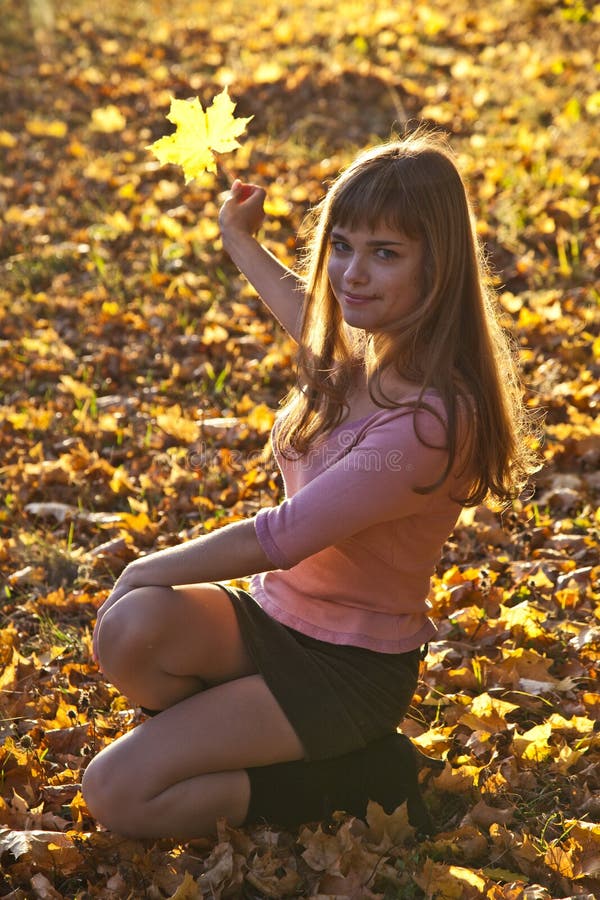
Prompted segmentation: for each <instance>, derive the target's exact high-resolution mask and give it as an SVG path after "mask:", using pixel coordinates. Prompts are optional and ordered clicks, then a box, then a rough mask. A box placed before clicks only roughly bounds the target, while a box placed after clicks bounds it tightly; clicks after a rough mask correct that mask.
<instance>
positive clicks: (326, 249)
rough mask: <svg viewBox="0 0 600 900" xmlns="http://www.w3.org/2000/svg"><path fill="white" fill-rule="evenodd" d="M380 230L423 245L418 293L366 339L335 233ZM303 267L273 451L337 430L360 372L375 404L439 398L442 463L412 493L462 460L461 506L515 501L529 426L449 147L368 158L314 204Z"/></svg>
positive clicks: (413, 141)
mask: <svg viewBox="0 0 600 900" xmlns="http://www.w3.org/2000/svg"><path fill="white" fill-rule="evenodd" d="M381 224H385V225H387V226H388V227H390V228H395V229H397V230H399V231H403V232H404V233H405V234H406V235H407V236H408V237H410V238H418V239H421V240H422V241H423V246H424V265H423V295H422V300H421V302H420V303H419V304H417V306H416V307H415V308H414V309H413V310H411V311H410V312H408V313H407V314H406V315H404V316H403V317H402V318H401V319H400V320H399V321H398V323H397V325H396V326H394V327H393V328H391V329H389V330H387V331H386V332H385V333H377V334H365V333H364V332H362V331H361V330H359V329H351V328H348V327H347V326H346V325H345V323H344V321H343V318H342V315H341V311H340V307H339V304H338V303H337V301H336V299H335V296H334V295H333V292H332V290H331V286H330V284H329V279H328V275H327V262H328V258H329V253H330V243H331V231H332V229H333V228H334V227H336V226H337V227H341V228H345V227H347V228H350V229H354V228H368V229H371V230H375V229H376V228H377V227H378V225H381ZM307 261H308V266H307V272H306V282H307V288H306V297H305V304H304V310H303V323H302V331H301V337H300V342H299V343H300V346H299V352H298V375H299V379H298V385H297V387H295V388H294V389H292V391H291V392H290V394H289V395H288V398H287V400H286V403H285V406H284V410H283V413H284V414H283V415H282V417H281V419H280V425H279V428H278V429H277V432H276V438H275V440H276V442H277V446H278V449H279V450H280V451H281V452H282V453H283V454H284V455H285V456H289V455H290V453H292V454H294V455H297V454H304V453H306V452H307V450H308V448H309V446H310V445H311V443H312V442H313V441H314V440H315V439H316V438H317V437H318V436H320V435H323V434H326V433H327V432H329V431H330V430H331V429H332V428H334V427H335V426H336V425H338V424H339V423H340V422H341V421H342V419H343V416H344V413H345V411H346V410H347V396H348V392H349V390H350V386H351V383H352V378H353V375H354V374H355V372H356V368H357V366H363V367H364V369H365V372H366V376H367V383H368V386H369V393H370V395H371V398H372V399H373V401H374V402H375V403H376V405H378V406H381V407H396V406H403V405H408V406H412V407H413V408H415V409H416V408H419V407H420V408H423V407H425V408H430V409H431V407H428V404H427V400H426V397H425V394H426V392H427V391H431V390H433V391H435V392H437V394H438V395H439V396H440V397H441V399H442V401H443V404H444V407H445V411H446V434H447V451H448V461H447V467H446V470H445V472H444V473H443V474H442V476H441V478H440V479H438V481H436V483H435V484H433V485H428V486H424V487H423V486H421V487H415V490H418V491H419V492H425V493H426V492H429V491H432V490H434V489H435V488H436V487H438V486H439V485H440V484H441V483H442V482H443V481H444V479H445V477H446V476H447V474H448V473H449V472H450V470H452V468H453V467H454V464H455V461H456V459H457V455H458V454H460V459H461V461H462V462H463V463H464V465H463V466H462V468H461V470H462V471H463V473H468V478H467V480H468V482H469V487H468V490H467V492H466V493H465V496H464V497H460V498H457V499H458V500H460V502H462V503H465V504H468V505H473V504H477V503H480V502H481V501H482V500H483V499H484V498H485V497H486V496H488V495H491V496H493V497H495V498H497V499H499V500H500V501H504V502H505V501H507V500H508V499H510V498H512V497H514V496H515V495H516V494H517V493H518V492H519V490H520V488H521V487H522V486H523V484H524V482H525V480H526V477H527V475H528V474H529V473H530V472H531V471H533V469H534V468H535V466H534V463H533V454H532V452H531V450H530V448H529V445H528V442H527V438H526V435H527V433H528V432H529V431H530V427H529V425H528V422H527V416H526V411H525V409H524V406H523V402H522V396H521V388H520V384H519V378H518V375H517V369H516V365H515V360H514V354H513V352H512V350H511V346H510V342H509V339H508V338H507V336H506V335H505V334H504V332H503V330H502V328H501V327H500V325H499V322H498V319H497V315H496V312H495V298H494V295H493V292H492V291H491V288H490V286H489V281H490V279H489V277H488V273H487V269H486V265H485V261H484V258H483V254H482V251H481V248H480V246H479V242H478V239H477V236H476V233H475V229H474V216H473V213H472V210H471V207H470V204H469V200H468V197H467V193H466V189H465V185H464V182H463V180H462V178H461V176H460V174H459V172H458V169H457V166H456V164H455V162H454V159H453V155H452V152H451V150H450V149H449V147H448V145H447V142H446V141H445V140H444V139H443V138H442V137H441V136H440V135H437V134H435V133H427V132H423V131H420V132H416V133H415V134H413V135H411V136H408V137H407V138H405V139H402V140H398V141H392V142H390V143H388V144H384V145H382V146H379V147H376V148H374V149H371V150H368V151H366V152H365V153H363V154H361V155H360V156H359V157H358V158H357V159H356V160H355V161H354V163H352V165H350V167H349V168H348V169H346V170H345V171H344V172H343V173H342V174H341V175H340V176H339V177H338V178H337V180H336V181H335V182H334V183H333V185H332V186H331V188H330V189H329V191H328V193H327V195H326V197H325V198H324V200H323V201H322V203H321V204H320V206H319V207H318V208H317V210H316V214H315V216H314V225H313V228H312V239H311V240H310V242H309V244H308V253H307ZM386 369H393V370H395V371H396V372H397V373H398V374H399V375H400V376H401V377H402V378H403V379H404V380H405V381H409V382H413V383H414V384H415V388H416V390H415V393H416V394H418V397H417V399H416V400H412V401H410V402H405V403H404V404H403V403H398V402H394V401H393V400H392V399H391V398H389V397H386V396H385V394H384V392H383V390H382V388H381V375H382V373H383V372H384V371H385V370H386ZM415 421H416V419H415ZM459 421H460V422H461V424H460V427H459ZM459 441H460V446H459Z"/></svg>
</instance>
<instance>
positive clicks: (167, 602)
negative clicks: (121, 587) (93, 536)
mask: <svg viewBox="0 0 600 900" xmlns="http://www.w3.org/2000/svg"><path fill="white" fill-rule="evenodd" d="M98 655H99V664H100V667H101V669H102V671H103V672H104V674H105V675H106V677H107V678H108V679H109V680H110V681H112V682H113V683H114V684H115V685H116V686H117V687H118V688H119V689H120V690H121V691H122V692H123V693H124V694H126V695H127V696H128V697H129V698H130V699H132V700H133V701H135V702H136V703H139V704H140V705H142V706H146V707H149V708H152V709H165V708H166V707H168V706H172V705H173V704H174V703H178V702H179V701H180V700H182V699H184V698H185V697H189V696H191V695H192V694H194V693H197V692H198V691H200V690H203V689H204V688H206V687H207V686H213V685H216V684H221V683H223V682H225V681H230V680H232V679H235V678H242V677H245V676H248V675H252V674H255V673H256V671H257V670H256V667H255V665H254V663H253V662H252V659H251V658H250V656H249V654H248V651H247V650H246V647H245V645H244V642H243V639H242V636H241V633H240V629H239V626H238V621H237V616H236V614H235V610H234V608H233V605H232V602H231V600H230V598H229V597H228V595H227V593H226V592H225V591H224V590H222V589H221V588H220V587H218V586H217V585H215V584H202V585H189V586H184V587H177V588H169V587H145V588H137V589H135V590H132V591H130V592H129V593H128V594H125V596H123V597H121V599H120V600H119V601H118V602H117V603H115V604H114V606H112V607H111V608H110V609H109V610H108V612H107V613H106V615H105V616H104V618H103V619H102V622H101V624H100V628H99V634H98Z"/></svg>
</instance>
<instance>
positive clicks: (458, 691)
mask: <svg viewBox="0 0 600 900" xmlns="http://www.w3.org/2000/svg"><path fill="white" fill-rule="evenodd" d="M30 9H31V18H30V17H29V11H28V6H27V4H24V3H21V2H19V0H5V2H4V5H3V8H2V24H1V28H0V110H1V118H0V208H1V209H2V211H3V215H2V218H1V222H0V229H1V230H0V269H1V273H2V278H1V281H0V384H1V386H0V390H1V392H2V394H1V397H2V405H1V407H0V449H1V461H0V471H1V479H0V496H1V500H0V575H1V581H2V588H1V589H2V601H1V609H0V662H1V669H0V689H1V694H0V778H1V785H2V790H1V796H0V854H1V874H0V896H3V897H11V898H15V900H16V898H29V897H39V898H44V900H46V898H48V900H54V898H56V900H59V898H75V897H77V898H106V900H109V898H110V900H114V898H126V897H132V898H138V897H148V898H153V900H159V898H167V897H173V898H178V900H192V898H198V897H203V896H206V897H224V898H225V897H253V898H262V897H285V896H303V897H313V898H317V897H319V898H322V900H324V898H327V897H339V898H343V897H348V898H408V900H410V898H415V900H418V898H432V900H433V898H475V897H487V898H490V900H501V898H503V900H521V898H523V900H525V898H528V900H533V898H536V900H538V898H539V900H549V898H563V897H575V896H576V897H587V898H593V897H596V896H598V895H599V894H600V828H599V827H598V822H599V819H600V795H599V789H600V784H599V775H598V767H597V764H598V749H599V746H600V735H599V734H598V720H599V718H600V687H599V685H598V657H599V652H600V621H599V619H600V602H599V600H600V591H599V586H598V581H599V579H598V575H599V573H600V559H599V554H598V531H599V526H600V516H599V514H598V495H599V491H600V474H599V465H598V464H599V461H600V426H599V424H598V402H599V387H598V373H599V358H600V337H599V336H598V322H599V316H598V305H599V299H600V298H599V294H598V288H597V285H598V276H599V274H600V193H599V191H600V166H599V163H598V149H597V135H598V129H599V127H600V70H599V66H598V62H597V55H596V54H597V47H598V44H599V39H600V6H598V5H597V4H594V3H593V2H592V0H562V2H553V0H525V2H518V0H494V2H491V3H490V2H489V0H485V2H484V0H477V2H474V3H472V2H466V0H440V2H436V3H434V2H433V0H432V2H431V3H429V4H428V3H418V4H416V3H413V2H409V0H394V2H392V0H387V2H384V0H370V2H368V3H367V2H363V3H360V2H348V3H344V4H340V3H334V2H332V0H307V2H302V3H297V4H296V3H294V4H292V3H290V4H288V3H285V2H283V0H274V2H272V3H266V4H260V3H256V2H251V0H235V2H234V0H210V2H209V0H197V2H194V0H188V2H186V3H183V2H179V0H174V2H169V3H167V2H163V0H144V2H141V0H140V2H136V3H131V4H118V3H114V2H104V3H98V4H90V3H83V2H79V3H78V2H75V0H63V2H61V3H58V2H57V4H56V8H55V9H53V8H52V4H51V3H50V2H48V0H31V3H30ZM224 85H229V86H230V93H231V96H232V98H233V99H234V100H236V101H237V102H238V109H237V113H238V114H239V115H244V116H250V115H253V116H254V119H253V120H252V122H251V124H250V127H249V133H248V137H247V139H245V140H244V146H243V148H242V149H241V150H239V151H237V152H236V153H235V154H232V155H231V156H228V157H227V158H226V159H224V160H223V163H224V171H222V172H221V173H220V174H219V176H218V177H213V176H206V177H205V178H203V179H200V180H199V181H196V182H193V183H191V184H190V185H188V186H187V187H185V186H184V183H183V178H182V176H181V172H180V171H178V170H175V169H171V168H168V167H167V168H160V167H159V166H158V165H157V163H156V161H155V160H154V159H153V158H152V157H151V155H150V154H149V153H148V152H147V151H146V150H145V149H144V148H145V147H146V146H147V145H148V144H149V143H151V142H152V141H153V140H155V139H156V138H158V137H159V136H160V135H161V134H164V133H165V118H164V116H165V113H166V111H167V110H168V106H169V96H170V95H174V96H177V97H181V98H185V97H190V96H199V97H200V99H201V101H202V102H203V103H206V101H207V100H210V99H211V98H212V97H213V96H214V95H215V94H216V93H217V92H218V91H219V90H221V89H222V87H223V86H224ZM417 119H424V120H427V121H429V122H432V123H437V124H438V125H439V126H441V127H443V128H444V129H446V130H447V131H448V132H450V133H451V135H452V143H453V145H454V147H455V148H456V150H457V151H458V153H459V154H460V157H461V161H462V165H463V168H464V170H465V171H466V173H467V175H468V178H469V181H470V185H471V189H472V192H473V195H474V197H475V200H476V207H477V216H478V222H479V230H480V233H481V236H482V238H483V239H484V241H485V242H486V246H487V249H488V253H489V257H490V261H491V263H492V265H493V267H494V271H495V272H496V278H497V286H498V290H499V293H500V298H501V303H502V307H503V310H504V316H505V320H506V324H507V325H508V326H510V327H511V328H512V329H513V332H514V334H515V336H516V338H517V341H518V343H519V346H520V353H521V357H522V361H523V366H524V370H525V373H526V378H527V384H528V402H529V404H530V405H531V406H532V407H533V408H535V409H538V410H543V411H545V425H544V441H543V445H542V454H543V457H544V460H545V467H544V468H543V470H542V471H541V472H540V473H539V476H538V477H537V479H536V482H535V485H534V492H533V494H532V496H531V497H530V498H529V499H527V500H524V501H523V503H522V504H520V505H517V506H515V508H514V509H513V510H512V511H511V512H510V513H506V514H504V515H503V516H502V517H500V516H498V515H497V514H495V513H493V512H491V511H489V510H488V509H486V508H483V507H482V508H478V509H476V510H471V511H469V512H467V513H466V514H465V516H464V518H463V520H462V521H461V523H460V525H459V527H458V528H457V530H456V532H455V533H454V534H453V536H452V538H451V540H449V541H448V543H447V545H446V547H445V549H444V554H443V557H442V559H441V561H440V564H439V566H438V569H437V572H436V576H435V579H434V583H433V588H432V594H431V600H432V603H433V607H434V612H435V616H436V618H437V620H438V622H439V625H440V634H439V640H438V641H437V642H435V643H433V644H432V645H431V649H430V654H429V657H428V659H427V664H426V668H425V669H424V671H423V675H422V681H421V683H420V686H419V691H418V697H417V698H416V701H415V707H414V710H413V712H412V713H411V715H410V717H409V718H408V719H407V720H406V721H405V722H404V723H403V728H404V730H405V731H406V732H407V733H409V734H410V735H411V736H412V737H413V738H414V739H415V740H416V741H417V743H418V744H419V745H420V746H421V747H423V748H424V749H425V750H426V751H427V752H430V753H431V754H433V755H435V756H438V757H443V758H445V760H446V765H445V769H444V771H443V772H442V773H441V774H440V775H438V776H431V774H430V775H429V779H428V781H427V782H426V784H425V793H426V797H427V801H428V803H429V805H430V808H431V810H432V812H433V814H434V818H435V820H436V823H437V824H438V826H439V831H438V833H437V834H436V835H435V836H433V837H432V838H431V839H428V840H425V841H422V842H418V841H417V840H416V838H415V835H414V834H413V832H412V830H411V829H410V828H409V827H408V825H407V824H406V820H405V814H404V812H403V811H402V810H401V811H399V812H398V813H396V814H395V815H394V816H392V817H386V816H384V815H383V814H382V813H381V810H380V809H379V808H378V807H373V808H372V810H371V813H370V816H369V821H368V823H367V824H366V825H365V824H361V823H358V822H356V821H353V820H345V819H343V818H340V820H339V821H338V822H337V823H336V824H335V825H333V826H331V825H330V826H327V827H322V828H321V827H319V826H318V825H316V824H312V825H309V826H308V827H306V828H303V829H301V830H300V831H299V833H297V834H296V833H294V834H289V833H286V832H281V831H280V830H277V829H275V828H273V829H267V828H258V829H248V830H242V831H233V830H229V829H228V828H227V827H226V825H225V824H222V825H221V828H220V831H219V835H218V839H217V840H216V841H215V842H209V841H206V842H196V843H194V844H192V845H185V846H180V845H175V844H173V843H170V842H168V841H165V842H160V843H158V844H155V845H152V844H148V843H141V842H134V841H129V840H123V839H122V838H120V837H118V836H115V835H111V834H108V833H106V832H103V831H101V830H98V829H97V827H96V825H95V823H94V822H93V821H92V820H91V819H90V817H89V815H88V814H87V811H86V809H85V806H84V804H83V801H82V798H81V794H80V793H79V790H78V784H79V782H80V779H81V773H82V770H83V768H84V767H85V765H86V762H87V760H88V759H89V758H90V756H91V755H92V754H93V753H95V752H96V751H97V750H99V749H100V748H101V747H102V746H104V745H105V744H106V743H107V742H109V741H111V740H112V739H114V738H115V737H116V736H117V735H119V734H121V733H122V732H123V731H124V730H126V729H128V728H130V727H131V726H133V725H134V724H135V722H136V721H137V719H138V715H139V713H138V711H136V710H134V709H131V708H130V706H129V704H128V702H127V701H126V699H125V698H123V697H121V696H119V695H118V693H117V692H116V691H115V690H114V689H113V688H111V687H110V686H109V685H107V684H105V682H104V681H103V680H102V678H101V677H100V676H99V674H98V672H97V670H96V669H95V667H94V665H93V662H92V659H91V654H90V634H91V627H92V624H93V620H94V615H95V610H96V608H97V606H98V604H99V603H100V602H101V601H102V599H103V598H104V597H105V596H106V593H107V591H108V589H109V587H110V585H111V583H112V580H113V579H114V577H115V576H116V575H117V574H118V573H119V571H120V570H121V568H122V567H123V565H124V564H125V563H126V562H127V561H128V560H130V559H132V558H134V557H135V556H136V555H137V554H139V553H140V552H144V551H147V550H149V549H153V548H158V547H162V546H166V545H169V544H172V543H174V542H176V541H179V540H181V539H182V538H186V537H189V536H193V535H196V534H199V533H201V532H203V531H205V530H208V529H212V528H215V527H218V526H219V525H221V524H223V523H226V522H229V521H232V520H234V519H236V518H237V517H240V516H247V515H250V514H252V513H253V512H255V511H256V509H258V508H259V507H260V506H261V505H265V504H271V503H274V502H277V500H278V497H279V491H280V484H279V482H278V479H277V477H276V474H275V472H274V470H273V464H272V461H270V460H269V459H268V458H266V457H264V455H263V453H262V451H263V448H264V445H265V441H266V436H267V434H268V430H269V427H270V424H271V421H272V417H273V411H274V410H275V409H276V407H277V403H278V400H279V398H280V397H281V395H282V394H283V393H284V392H285V390H286V387H287V385H288V384H289V382H290V377H291V365H292V361H293V353H294V349H293V346H291V345H290V344H289V343H288V342H286V340H285V339H284V338H283V336H282V335H281V333H280V332H279V331H278V329H277V328H276V327H275V326H274V325H273V323H272V322H271V321H270V320H269V319H268V317H266V316H265V315H264V313H263V312H262V310H261V308H260V304H259V302H258V301H257V299H256V298H255V296H254V295H253V293H252V292H251V291H250V290H249V289H248V287H247V286H246V285H245V284H244V283H243V281H242V280H241V279H240V278H239V277H238V276H237V275H236V273H235V271H234V270H233V267H232V265H231V263H230V262H229V260H228V259H227V258H226V256H225V255H224V254H223V252H222V250H221V248H220V244H219V239H218V231H217V226H216V213H217V209H218V205H219V194H220V193H221V192H222V191H223V190H225V189H226V187H227V183H228V181H227V179H228V178H230V177H232V176H233V175H234V174H240V175H242V176H243V177H244V176H246V177H249V178H250V179H252V180H258V181H261V182H262V183H264V184H265V186H268V188H269V205H270V210H269V211H270V219H269V222H268V224H267V225H266V227H265V233H264V238H265V240H266V241H267V242H268V243H269V245H270V246H271V247H272V249H273V250H274V251H275V252H276V253H277V254H278V255H280V256H281V257H282V258H283V259H285V260H287V261H291V260H292V259H293V258H294V253H295V239H294V235H295V233H296V230H297V228H298V226H299V225H300V223H301V221H302V218H303V215H304V213H305V212H306V210H307V208H308V207H309V205H310V204H311V203H313V202H315V201H316V200H317V199H318V198H319V197H320V196H321V194H322V192H323V190H324V188H325V187H326V185H327V181H328V179H330V178H331V177H332V176H333V175H335V174H336V173H337V171H338V170H339V169H340V167H341V166H342V165H343V164H344V163H346V162H347V161H348V160H349V159H350V158H351V157H352V155H353V154H354V152H355V150H356V149H357V148H358V147H362V146H364V145H366V144H368V143H372V142H374V141H378V140H381V139H385V138H387V137H389V136H390V133H391V130H392V129H393V128H394V127H396V128H397V129H399V130H401V129H402V128H403V127H404V125H405V124H406V122H407V121H416V120H417Z"/></svg>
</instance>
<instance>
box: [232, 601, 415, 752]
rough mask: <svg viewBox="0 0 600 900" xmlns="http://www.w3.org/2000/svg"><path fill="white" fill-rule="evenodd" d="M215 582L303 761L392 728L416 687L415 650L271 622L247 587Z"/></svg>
mask: <svg viewBox="0 0 600 900" xmlns="http://www.w3.org/2000/svg"><path fill="white" fill-rule="evenodd" d="M219 587H220V588H222V589H223V590H224V591H225V592H226V593H227V594H228V596H229V597H230V599H231V602H232V604H233V607H234V609H235V611H236V615H237V618H238V623H239V626H240V630H241V633H242V637H243V639H244V642H245V644H246V647H247V649H248V652H249V653H250V656H251V657H252V659H253V661H254V664H255V665H256V668H257V669H258V671H259V672H260V673H261V675H262V676H263V678H264V679H265V681H266V683H267V685H268V686H269V688H270V690H271V691H272V693H273V695H274V697H275V698H276V700H277V702H278V703H279V705H280V706H281V708H282V709H283V711H284V712H285V714H286V716H287V718H288V720H289V722H290V723H291V725H292V726H293V728H294V730H295V731H296V734H297V735H298V737H299V738H300V740H301V742H302V745H303V747H304V750H305V754H306V759H313V760H314V759H326V758H328V757H332V756H341V755H342V754H344V753H349V752H350V751H352V750H357V749H359V748H361V747H365V746H366V745H367V744H369V743H371V742H372V741H375V740H377V739H378V738H381V737H384V736H385V735H387V734H391V733H393V732H394V731H395V730H396V728H397V726H398V725H399V723H400V722H401V720H402V719H403V718H404V716H405V715H406V712H407V710H408V708H409V706H410V702H411V699H412V697H413V694H414V692H415V689H416V686H417V679H418V675H419V662H420V659H421V650H420V648H417V649H416V650H411V651H409V652H408V653H376V652H374V651H373V650H365V649H364V648H362V647H352V646H348V645H338V644H330V643H327V642H325V641H319V640H316V639H315V638H312V637H308V636H307V635H305V634H301V633H300V632H299V631H295V630H294V629H292V628H287V627H286V626H285V625H281V624H280V623H279V622H276V621H275V620H274V619H272V618H271V617H270V616H269V615H268V614H267V613H266V612H264V610H263V609H262V608H261V607H260V606H259V605H258V603H257V602H256V601H255V600H254V598H253V597H252V596H251V594H249V593H248V592H247V591H244V590H242V589H241V588H236V587H232V586H230V585H224V584H219Z"/></svg>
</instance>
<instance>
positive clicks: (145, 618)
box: [98, 587, 173, 676]
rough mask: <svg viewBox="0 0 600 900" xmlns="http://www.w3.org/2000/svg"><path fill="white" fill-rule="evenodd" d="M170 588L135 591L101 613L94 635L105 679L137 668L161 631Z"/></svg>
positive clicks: (152, 651) (149, 654) (152, 652)
mask: <svg viewBox="0 0 600 900" xmlns="http://www.w3.org/2000/svg"><path fill="white" fill-rule="evenodd" d="M172 594H173V591H172V589H171V588H168V587H166V588H163V587H145V588H135V589H134V590H132V591H130V592H129V593H128V594H125V595H124V596H123V597H121V599H120V600H118V601H117V603H115V604H114V605H113V606H111V608H110V609H109V610H108V611H107V612H106V613H105V615H104V616H103V618H102V621H101V622H100V627H99V631H98V661H99V665H100V668H101V669H102V671H104V672H105V673H106V674H107V675H109V676H110V675H116V674H118V673H119V672H120V671H121V670H122V669H123V667H125V668H126V669H131V668H132V666H136V667H137V666H139V665H140V664H141V663H142V662H143V660H144V658H146V659H147V658H149V657H150V656H151V655H153V654H154V653H155V651H156V648H157V646H158V644H159V642H160V638H161V634H164V631H165V620H166V618H167V617H168V610H169V600H170V598H171V597H172Z"/></svg>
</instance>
